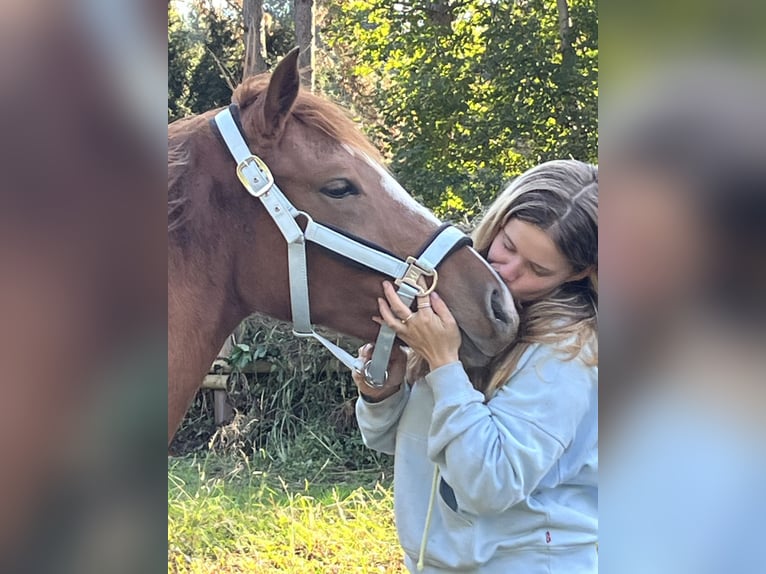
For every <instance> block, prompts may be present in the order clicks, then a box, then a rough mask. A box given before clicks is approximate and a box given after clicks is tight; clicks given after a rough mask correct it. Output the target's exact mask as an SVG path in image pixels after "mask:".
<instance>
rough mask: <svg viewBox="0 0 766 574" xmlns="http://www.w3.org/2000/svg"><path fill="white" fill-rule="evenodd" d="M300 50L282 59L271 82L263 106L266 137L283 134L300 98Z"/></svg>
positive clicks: (294, 49)
mask: <svg viewBox="0 0 766 574" xmlns="http://www.w3.org/2000/svg"><path fill="white" fill-rule="evenodd" d="M299 52H300V49H299V48H293V49H292V50H290V52H289V53H288V54H287V55H286V56H285V57H284V58H282V61H281V62H279V64H278V65H277V68H276V69H275V70H274V73H273V74H272V75H271V80H269V87H268V89H267V90H266V100H265V102H264V105H263V119H264V127H265V130H264V131H265V132H266V135H272V136H273V135H278V134H280V133H282V130H283V129H284V127H285V122H286V121H287V116H288V114H289V113H290V110H291V109H292V107H293V104H294V103H295V99H296V98H297V97H298V90H299V89H300V75H299V74H298V53H299Z"/></svg>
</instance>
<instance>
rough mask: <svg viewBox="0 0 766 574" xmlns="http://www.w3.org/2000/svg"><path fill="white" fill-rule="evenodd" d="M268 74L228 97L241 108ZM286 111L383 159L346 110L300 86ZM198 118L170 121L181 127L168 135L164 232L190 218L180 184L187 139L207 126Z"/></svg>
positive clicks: (189, 150)
mask: <svg viewBox="0 0 766 574" xmlns="http://www.w3.org/2000/svg"><path fill="white" fill-rule="evenodd" d="M270 78H271V75H270V74H259V75H257V76H252V77H250V78H247V79H245V80H244V81H243V82H242V83H241V84H240V85H239V86H237V88H236V89H235V90H234V94H233V95H232V101H233V102H234V103H236V104H238V105H239V107H240V110H242V111H243V112H244V111H245V110H246V109H247V108H248V106H250V105H251V104H253V103H254V102H255V101H256V100H257V99H258V97H259V96H261V95H262V94H264V93H265V91H266V89H267V88H268V85H269V79H270ZM290 115H291V117H292V119H294V120H296V121H299V122H301V123H303V124H305V125H306V126H308V127H310V128H314V129H317V130H319V131H320V132H322V133H324V134H326V135H327V136H329V137H330V138H332V139H334V140H335V141H337V142H339V143H342V144H346V145H349V146H351V147H353V148H355V149H358V150H359V151H362V152H364V153H366V154H367V155H368V156H370V157H371V158H373V159H375V160H376V161H378V162H379V163H383V162H382V158H381V155H380V152H379V151H378V150H377V149H376V148H375V146H373V145H372V144H371V143H370V141H369V140H368V139H367V137H366V136H365V135H364V134H363V133H362V132H361V130H359V128H358V127H357V125H356V124H355V123H354V121H353V120H352V119H351V117H350V114H349V113H348V111H347V110H345V109H344V108H342V107H340V106H338V105H337V104H335V103H333V102H331V101H329V100H327V99H325V98H322V97H319V96H316V95H314V94H312V93H310V92H307V91H304V90H302V89H301V90H300V91H299V92H298V97H297V99H296V101H295V104H294V105H293V107H292V110H291V114H290ZM199 119H200V116H193V117H189V118H184V119H181V120H177V121H176V122H173V124H171V125H174V126H175V127H177V128H182V129H180V130H175V131H176V133H175V134H174V135H173V136H171V135H170V134H169V135H168V232H175V231H178V230H181V229H182V228H183V227H184V224H185V223H186V222H187V221H188V220H189V218H190V215H189V206H188V205H187V203H188V200H189V197H188V195H187V194H186V193H185V192H184V190H185V189H186V188H187V186H186V185H184V184H183V179H184V175H185V174H186V172H187V171H188V169H189V167H190V166H191V165H193V159H194V157H193V156H194V149H195V147H196V146H193V145H191V144H192V141H191V140H192V139H193V137H194V135H195V134H198V133H200V132H201V129H205V128H207V126H208V122H207V121H195V120H199Z"/></svg>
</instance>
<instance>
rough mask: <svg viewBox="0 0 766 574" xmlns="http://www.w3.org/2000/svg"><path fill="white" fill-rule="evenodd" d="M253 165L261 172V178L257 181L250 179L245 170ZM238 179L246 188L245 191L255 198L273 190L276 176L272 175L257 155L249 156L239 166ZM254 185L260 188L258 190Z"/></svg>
mask: <svg viewBox="0 0 766 574" xmlns="http://www.w3.org/2000/svg"><path fill="white" fill-rule="evenodd" d="M251 164H254V165H255V167H256V168H257V169H258V171H259V172H260V174H259V175H260V176H261V177H258V178H257V179H256V178H253V179H249V178H248V177H247V175H246V174H245V170H246V169H247V168H248V167H250V165H251ZM237 177H238V178H239V181H241V182H242V185H243V186H245V189H246V190H247V191H248V193H250V195H252V196H253V197H261V196H262V195H263V194H264V193H266V192H267V191H269V190H270V189H271V186H272V185H274V176H273V175H272V174H271V170H270V169H269V167H268V166H267V165H266V163H265V162H264V161H263V160H262V159H261V158H259V157H258V156H257V155H251V156H248V157H246V158H245V159H243V160H242V161H241V162H240V163H239V165H237ZM253 185H257V186H260V187H258V188H257V189H256V188H254V187H253Z"/></svg>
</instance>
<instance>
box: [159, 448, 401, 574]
mask: <svg viewBox="0 0 766 574" xmlns="http://www.w3.org/2000/svg"><path fill="white" fill-rule="evenodd" d="M255 459H256V460H255V461H254V460H253V459H249V458H247V457H244V456H241V457H240V458H234V457H231V456H227V457H221V456H216V455H205V456H202V457H200V456H187V457H181V458H169V459H168V572H169V573H174V574H175V573H178V574H182V573H183V574H186V573H189V574H192V573H194V574H197V573H229V572H257V573H270V572H294V573H296V574H297V573H300V574H310V573H317V574H320V573H322V574H324V573H336V572H337V573H343V574H346V573H404V572H406V569H405V568H404V566H403V564H402V550H401V548H400V546H399V543H398V541H397V538H396V529H395V527H394V522H393V495H392V487H391V479H390V474H389V472H388V471H387V470H381V469H373V470H357V471H348V470H346V469H345V468H343V467H342V466H340V467H333V466H332V463H331V459H329V458H328V459H327V460H325V461H324V463H323V464H322V465H317V464H314V465H310V466H307V465H306V464H305V461H304V463H303V464H295V465H279V464H278V465H274V464H273V461H271V462H270V461H269V460H268V459H267V458H266V457H265V456H263V455H262V456H260V457H255ZM258 467H264V468H265V470H261V469H259V468H258ZM309 468H312V469H313V470H311V472H306V471H307V470H308V469H309Z"/></svg>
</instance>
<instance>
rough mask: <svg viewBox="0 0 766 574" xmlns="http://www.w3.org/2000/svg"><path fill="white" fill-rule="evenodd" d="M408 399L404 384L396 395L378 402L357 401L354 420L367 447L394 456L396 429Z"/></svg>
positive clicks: (407, 386)
mask: <svg viewBox="0 0 766 574" xmlns="http://www.w3.org/2000/svg"><path fill="white" fill-rule="evenodd" d="M409 397H410V387H409V385H407V384H406V383H404V384H402V387H401V388H400V389H399V390H398V391H397V392H396V393H394V394H393V395H391V396H390V397H386V398H385V399H383V400H382V401H380V402H377V403H370V402H367V401H365V400H364V399H363V398H362V397H361V396H360V397H359V398H358V399H357V401H356V420H357V422H358V423H359V430H360V431H361V433H362V440H363V441H364V444H365V445H367V447H369V448H371V449H374V450H377V451H380V452H383V453H386V454H394V448H395V446H396V427H397V426H398V425H399V419H400V418H401V417H402V412H403V411H404V407H405V406H406V404H407V400H408V399H409Z"/></svg>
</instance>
